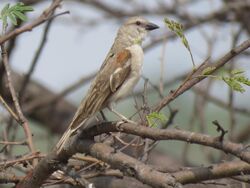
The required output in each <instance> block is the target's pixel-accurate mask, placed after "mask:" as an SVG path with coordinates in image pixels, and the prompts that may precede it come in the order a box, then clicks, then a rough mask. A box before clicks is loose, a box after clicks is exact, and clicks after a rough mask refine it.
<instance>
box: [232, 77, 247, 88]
mask: <svg viewBox="0 0 250 188" xmlns="http://www.w3.org/2000/svg"><path fill="white" fill-rule="evenodd" d="M234 79H235V80H237V81H238V82H240V83H242V84H245V85H248V86H250V80H249V79H248V78H246V77H245V76H244V75H240V76H235V77H234Z"/></svg>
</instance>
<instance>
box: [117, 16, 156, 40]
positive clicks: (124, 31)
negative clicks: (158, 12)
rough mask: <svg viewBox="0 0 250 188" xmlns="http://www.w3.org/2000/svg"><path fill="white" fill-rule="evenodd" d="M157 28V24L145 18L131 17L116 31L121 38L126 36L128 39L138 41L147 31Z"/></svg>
mask: <svg viewBox="0 0 250 188" xmlns="http://www.w3.org/2000/svg"><path fill="white" fill-rule="evenodd" d="M158 28H159V26H158V25H156V24H154V23H151V22H149V21H148V20H146V19H145V18H141V17H132V18H129V19H128V20H127V21H126V22H125V23H124V24H123V26H122V27H121V28H120V30H119V32H118V35H122V36H123V38H124V37H127V38H128V39H129V40H130V41H134V42H135V43H138V42H141V41H142V40H143V39H144V38H145V37H146V35H147V33H148V32H149V31H152V30H154V29H158Z"/></svg>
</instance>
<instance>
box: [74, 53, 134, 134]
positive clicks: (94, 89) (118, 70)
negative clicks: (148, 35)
mask: <svg viewBox="0 0 250 188" xmlns="http://www.w3.org/2000/svg"><path fill="white" fill-rule="evenodd" d="M130 59H131V53H130V51H129V50H127V49H124V50H122V51H120V52H118V53H117V54H115V55H114V58H113V60H112V61H110V62H108V63H106V64H105V66H104V67H103V68H102V69H101V70H100V71H99V72H98V74H97V75H96V77H95V79H94V80H93V82H92V84H91V87H90V89H89V90H88V92H87V94H86V96H85V98H84V99H83V100H82V102H81V105H80V106H79V108H78V110H77V112H76V114H75V116H74V118H73V120H72V122H71V125H70V127H71V129H75V130H76V129H78V127H79V126H81V125H80V124H82V122H84V120H85V119H86V118H89V117H91V116H93V115H94V114H95V113H96V112H98V111H100V110H101V109H102V108H103V107H105V105H107V103H106V102H107V100H108V99H109V97H110V96H111V95H112V94H113V92H115V91H116V90H117V89H118V88H119V87H120V86H121V85H122V83H123V82H124V81H125V80H126V78H127V77H128V75H129V73H130V70H131V67H130Z"/></svg>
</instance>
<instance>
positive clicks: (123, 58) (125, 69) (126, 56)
mask: <svg viewBox="0 0 250 188" xmlns="http://www.w3.org/2000/svg"><path fill="white" fill-rule="evenodd" d="M130 58H131V54H130V52H129V50H124V51H122V52H121V53H119V54H118V56H117V57H116V63H117V64H118V65H119V66H118V67H117V68H116V70H115V71H114V72H113V74H111V76H110V78H109V86H110V89H111V91H112V93H114V92H115V91H116V90H117V89H118V88H119V87H120V86H121V85H122V83H123V82H124V81H125V79H126V78H127V76H128V75H129V73H130V71H131V67H130V65H131V64H130Z"/></svg>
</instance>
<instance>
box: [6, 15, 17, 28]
mask: <svg viewBox="0 0 250 188" xmlns="http://www.w3.org/2000/svg"><path fill="white" fill-rule="evenodd" d="M8 17H9V18H10V21H11V23H12V24H13V25H17V20H16V17H15V15H13V13H10V14H9V15H8Z"/></svg>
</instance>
